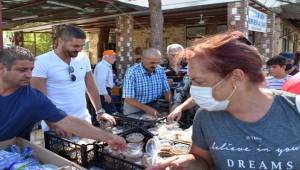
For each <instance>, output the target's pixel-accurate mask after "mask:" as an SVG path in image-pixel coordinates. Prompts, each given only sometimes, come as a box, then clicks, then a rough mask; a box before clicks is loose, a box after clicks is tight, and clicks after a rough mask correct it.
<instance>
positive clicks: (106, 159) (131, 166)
mask: <svg viewBox="0 0 300 170" xmlns="http://www.w3.org/2000/svg"><path fill="white" fill-rule="evenodd" d="M136 132H138V133H142V134H143V135H144V137H145V138H144V140H143V142H144V146H143V150H144V148H145V144H146V143H147V141H148V140H149V139H150V138H152V137H153V135H152V134H151V133H150V132H148V131H147V130H145V129H143V128H139V127H136V128H133V129H130V130H127V131H125V132H123V133H121V134H120V135H121V136H122V137H126V135H128V134H131V133H136ZM106 146H107V144H99V145H95V147H94V148H95V158H96V161H97V166H99V167H102V168H104V169H106V170H120V169H122V170H143V169H145V166H143V165H139V164H136V163H134V162H131V161H128V160H126V159H125V157H124V156H122V155H114V154H112V153H109V152H108V151H106V150H105V147H106Z"/></svg>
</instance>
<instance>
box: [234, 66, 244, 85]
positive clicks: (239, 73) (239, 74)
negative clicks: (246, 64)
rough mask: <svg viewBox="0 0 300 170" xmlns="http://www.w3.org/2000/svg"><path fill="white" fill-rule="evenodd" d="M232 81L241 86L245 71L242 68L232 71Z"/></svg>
mask: <svg viewBox="0 0 300 170" xmlns="http://www.w3.org/2000/svg"><path fill="white" fill-rule="evenodd" d="M231 80H232V83H233V84H234V85H236V86H239V85H240V84H241V83H242V82H243V81H244V80H245V73H244V71H243V70H241V69H234V70H233V71H232V72H231Z"/></svg>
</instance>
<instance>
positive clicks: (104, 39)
mask: <svg viewBox="0 0 300 170" xmlns="http://www.w3.org/2000/svg"><path fill="white" fill-rule="evenodd" d="M109 30H110V28H108V27H104V28H100V33H99V35H98V38H99V40H98V44H97V49H98V57H97V58H98V60H99V59H100V58H102V53H103V51H104V50H113V49H108V40H109Z"/></svg>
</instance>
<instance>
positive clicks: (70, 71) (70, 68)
mask: <svg viewBox="0 0 300 170" xmlns="http://www.w3.org/2000/svg"><path fill="white" fill-rule="evenodd" d="M68 71H69V75H70V79H71V81H76V76H75V74H74V71H75V70H74V67H73V66H69V67H68Z"/></svg>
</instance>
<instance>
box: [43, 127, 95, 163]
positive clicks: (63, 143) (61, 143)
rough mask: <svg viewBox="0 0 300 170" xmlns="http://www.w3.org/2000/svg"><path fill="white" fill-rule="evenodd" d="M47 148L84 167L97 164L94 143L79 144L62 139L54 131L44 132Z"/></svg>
mask: <svg viewBox="0 0 300 170" xmlns="http://www.w3.org/2000/svg"><path fill="white" fill-rule="evenodd" d="M44 139H45V148H46V149H48V150H50V151H52V152H54V153H56V154H58V155H60V156H62V157H64V158H66V159H68V160H70V161H72V162H75V163H77V164H79V165H81V166H83V167H89V166H91V165H93V164H94V162H95V153H94V143H91V144H77V143H75V142H73V141H70V140H68V139H65V138H61V137H59V136H57V135H56V134H55V132H53V131H46V132H44Z"/></svg>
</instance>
